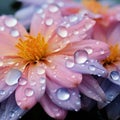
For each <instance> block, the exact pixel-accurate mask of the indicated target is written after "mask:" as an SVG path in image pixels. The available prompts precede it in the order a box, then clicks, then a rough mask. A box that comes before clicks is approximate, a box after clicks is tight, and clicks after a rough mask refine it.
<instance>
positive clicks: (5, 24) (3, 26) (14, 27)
mask: <svg viewBox="0 0 120 120" xmlns="http://www.w3.org/2000/svg"><path fill="white" fill-rule="evenodd" d="M0 32H4V33H8V34H9V35H10V36H12V37H13V38H15V40H14V41H10V40H9V39H8V42H14V45H15V43H16V42H17V40H18V38H19V37H24V35H26V34H27V31H26V30H25V28H24V27H23V25H22V24H20V23H19V22H18V21H17V19H16V18H14V17H12V16H5V15H3V16H1V17H0Z"/></svg>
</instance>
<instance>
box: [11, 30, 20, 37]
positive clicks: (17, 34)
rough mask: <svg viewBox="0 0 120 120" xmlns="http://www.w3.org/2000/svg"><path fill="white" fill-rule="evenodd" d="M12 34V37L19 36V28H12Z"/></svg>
mask: <svg viewBox="0 0 120 120" xmlns="http://www.w3.org/2000/svg"><path fill="white" fill-rule="evenodd" d="M10 34H11V36H12V37H18V36H19V32H18V30H12V31H11V32H10Z"/></svg>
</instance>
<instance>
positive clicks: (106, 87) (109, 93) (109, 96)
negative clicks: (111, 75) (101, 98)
mask: <svg viewBox="0 0 120 120" xmlns="http://www.w3.org/2000/svg"><path fill="white" fill-rule="evenodd" d="M101 87H102V89H103V91H104V92H105V96H106V101H105V102H103V103H99V102H98V107H99V108H100V109H102V108H103V107H105V106H107V105H108V104H110V103H111V102H112V101H113V100H114V99H115V98H116V97H117V96H118V95H119V93H120V89H119V86H117V85H115V84H113V83H112V82H110V81H109V80H108V79H104V80H103V81H102V84H101Z"/></svg>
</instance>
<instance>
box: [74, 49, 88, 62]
mask: <svg viewBox="0 0 120 120" xmlns="http://www.w3.org/2000/svg"><path fill="white" fill-rule="evenodd" d="M74 60H75V63H77V64H83V63H85V62H86V61H87V60H88V53H87V52H86V51H85V50H78V51H76V52H75V54H74Z"/></svg>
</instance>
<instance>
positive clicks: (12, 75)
mask: <svg viewBox="0 0 120 120" xmlns="http://www.w3.org/2000/svg"><path fill="white" fill-rule="evenodd" d="M21 74H22V73H21V72H20V71H19V70H17V69H11V70H10V71H8V73H7V74H6V76H5V82H6V84H7V85H15V84H17V83H18V80H19V78H20V77H21Z"/></svg>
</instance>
